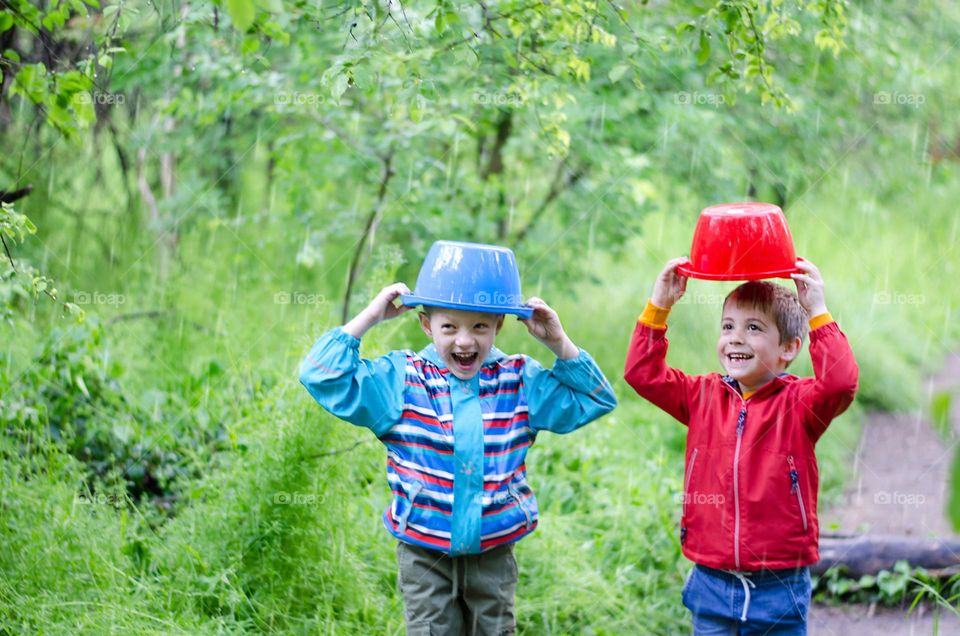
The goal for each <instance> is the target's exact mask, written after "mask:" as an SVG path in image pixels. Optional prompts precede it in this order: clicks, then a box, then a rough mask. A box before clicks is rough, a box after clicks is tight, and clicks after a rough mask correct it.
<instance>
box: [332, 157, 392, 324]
mask: <svg viewBox="0 0 960 636" xmlns="http://www.w3.org/2000/svg"><path fill="white" fill-rule="evenodd" d="M393 152H394V150H393V147H391V148H390V149H389V150H388V151H387V153H386V154H385V155H384V156H383V157H382V158H381V162H382V164H383V165H382V167H381V171H380V188H379V190H378V191H377V200H376V202H375V203H374V205H373V208H372V209H371V210H370V214H368V215H367V222H366V224H365V225H364V228H363V234H361V235H360V240H359V241H357V244H356V245H355V246H354V252H353V258H352V259H351V261H350V273H349V275H348V277H347V291H346V292H345V293H344V296H343V322H344V323H346V322H347V320H349V319H350V298H351V296H352V295H353V286H354V284H355V283H356V281H357V275H358V274H359V272H360V267H361V265H360V263H361V261H362V259H363V249H364V245H365V244H369V248H370V249H373V241H374V237H375V235H376V232H377V226H379V225H380V221H381V220H382V219H383V207H384V200H385V199H386V196H387V184H389V183H390V179H391V177H393V175H394V172H393Z"/></svg>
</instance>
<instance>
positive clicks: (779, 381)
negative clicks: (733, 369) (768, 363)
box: [720, 372, 797, 400]
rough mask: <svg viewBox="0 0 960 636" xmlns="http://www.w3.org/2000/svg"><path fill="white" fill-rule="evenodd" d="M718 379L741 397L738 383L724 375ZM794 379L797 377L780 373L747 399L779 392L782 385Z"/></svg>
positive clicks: (741, 393) (741, 392)
mask: <svg viewBox="0 0 960 636" xmlns="http://www.w3.org/2000/svg"><path fill="white" fill-rule="evenodd" d="M720 379H721V380H723V383H724V384H726V385H727V386H728V387H730V389H731V390H733V392H734V393H736V394H737V395H739V396H740V397H743V391H742V390H741V389H740V383H739V382H737V381H736V380H734V379H733V378H731V377H730V376H729V375H724V376H722V377H721V378H720ZM796 379H797V376H795V375H792V374H790V373H786V372H784V373H781V374H780V375H778V376H777V377H775V378H773V379H772V380H770V381H769V382H767V383H766V384H764V385H763V386H762V387H760V388H759V389H757V390H756V391H755V392H754V393H753V395H751V396H750V398H749V399H751V400H752V399H754V398H757V397H763V396H765V395H767V394H769V393H774V392H776V391H779V390H780V388H781V387H782V386H783V385H785V384H787V383H789V382H793V381H794V380H796Z"/></svg>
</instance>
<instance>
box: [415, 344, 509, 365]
mask: <svg viewBox="0 0 960 636" xmlns="http://www.w3.org/2000/svg"><path fill="white" fill-rule="evenodd" d="M417 355H418V356H420V357H421V358H423V359H424V360H427V361H429V362H432V363H433V364H434V365H436V367H437V368H438V369H441V370H446V369H447V365H446V363H445V362H444V361H443V358H441V357H440V352H439V351H437V348H436V347H435V346H434V345H433V343H431V344H429V345H427V346H426V347H424V348H423V349H421V350H420V351H419V352H418V353H417ZM506 357H507V354H505V353H504V352H503V351H500V350H499V349H497V348H496V347H490V352H489V353H488V354H487V357H486V358H484V359H483V364H482V365H480V366H481V367H485V366H488V365H491V364H494V363H496V362H498V361H500V360H502V359H503V358H506Z"/></svg>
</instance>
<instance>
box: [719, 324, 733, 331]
mask: <svg viewBox="0 0 960 636" xmlns="http://www.w3.org/2000/svg"><path fill="white" fill-rule="evenodd" d="M720 328H721V329H723V330H724V331H729V330H730V329H733V325H731V324H730V323H729V322H725V323H723V324H722V325H720Z"/></svg>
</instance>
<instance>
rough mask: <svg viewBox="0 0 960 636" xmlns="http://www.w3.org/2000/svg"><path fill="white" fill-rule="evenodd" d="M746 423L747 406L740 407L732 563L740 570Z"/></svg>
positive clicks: (735, 457) (734, 466) (735, 460)
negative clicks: (742, 448) (742, 453)
mask: <svg viewBox="0 0 960 636" xmlns="http://www.w3.org/2000/svg"><path fill="white" fill-rule="evenodd" d="M746 422H747V405H746V404H744V405H743V406H741V407H740V414H739V415H737V446H736V449H734V451H733V561H734V563H735V564H736V566H737V569H738V570H739V569H740V477H739V475H738V474H737V473H738V472H739V469H738V467H739V465H740V443H741V442H742V441H743V428H744V425H745V424H746Z"/></svg>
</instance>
